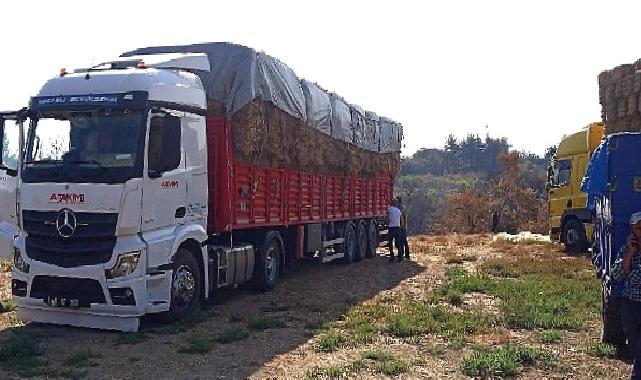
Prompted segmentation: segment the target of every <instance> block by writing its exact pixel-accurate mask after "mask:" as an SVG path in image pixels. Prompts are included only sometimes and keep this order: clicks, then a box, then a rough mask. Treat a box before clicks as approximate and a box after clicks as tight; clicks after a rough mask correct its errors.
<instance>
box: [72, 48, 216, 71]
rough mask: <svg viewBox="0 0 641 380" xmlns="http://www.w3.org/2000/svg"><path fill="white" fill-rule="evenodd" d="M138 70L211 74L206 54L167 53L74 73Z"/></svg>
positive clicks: (103, 64)
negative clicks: (167, 70)
mask: <svg viewBox="0 0 641 380" xmlns="http://www.w3.org/2000/svg"><path fill="white" fill-rule="evenodd" d="M131 67H137V68H142V69H144V68H155V69H174V70H184V71H189V72H194V71H196V70H199V71H206V72H209V71H210V70H211V66H210V65H209V58H207V54H204V53H165V54H149V55H136V56H132V57H123V58H117V59H114V60H111V61H106V62H102V63H100V64H99V65H96V66H93V67H91V68H88V69H76V70H74V73H88V72H91V71H100V70H114V69H126V68H131Z"/></svg>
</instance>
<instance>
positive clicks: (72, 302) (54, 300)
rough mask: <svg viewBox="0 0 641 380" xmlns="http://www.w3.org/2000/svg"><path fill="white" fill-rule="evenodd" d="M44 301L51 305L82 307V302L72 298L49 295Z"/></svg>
mask: <svg viewBox="0 0 641 380" xmlns="http://www.w3.org/2000/svg"><path fill="white" fill-rule="evenodd" d="M44 303H45V304H46V305H47V306H49V307H69V308H73V309H77V308H78V307H80V302H78V300H77V299H72V298H62V297H47V298H46V299H45V300H44Z"/></svg>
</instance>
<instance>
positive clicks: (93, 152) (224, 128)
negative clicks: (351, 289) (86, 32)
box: [12, 43, 402, 331]
mask: <svg viewBox="0 0 641 380" xmlns="http://www.w3.org/2000/svg"><path fill="white" fill-rule="evenodd" d="M25 112H26V115H27V120H28V125H29V128H28V132H27V137H26V140H25V145H24V155H23V156H22V157H21V160H20V163H19V164H20V168H21V170H20V172H19V176H18V177H19V178H18V182H19V189H20V191H19V192H18V194H19V195H18V197H19V199H18V202H17V204H18V212H19V213H20V216H21V217H20V234H19V235H18V237H17V238H16V239H15V242H14V245H15V248H14V270H13V281H12V292H13V298H14V300H15V302H16V305H17V315H18V317H19V318H21V319H23V320H29V321H38V322H46V323H57V324H66V325H73V326H85V327H96V328H104V329H115V330H122V331H136V330H137V329H138V328H139V323H140V317H142V316H143V315H145V314H150V313H160V314H162V315H163V316H164V317H165V318H166V319H168V320H179V319H181V318H183V317H185V316H186V315H187V314H190V313H192V312H194V311H195V310H196V309H197V308H199V307H200V305H202V303H203V302H205V301H206V300H208V299H211V298H213V297H214V294H215V292H216V290H217V289H219V288H222V287H227V286H235V285H239V284H242V283H247V282H251V283H253V284H254V286H255V287H256V288H258V289H260V290H262V291H269V290H271V289H273V288H274V287H275V286H276V284H277V281H278V278H279V276H280V275H281V274H283V273H286V272H288V271H290V270H292V268H293V267H294V265H295V262H296V261H297V260H302V259H307V260H317V261H319V262H329V261H333V260H341V261H342V262H344V263H346V264H349V263H352V262H354V261H359V260H362V259H365V258H368V257H372V256H373V255H375V254H376V248H377V247H378V245H379V244H380V241H381V236H384V234H385V232H386V228H385V216H386V212H387V207H388V204H389V201H390V199H391V198H392V191H393V181H394V177H395V175H396V173H397V171H398V164H399V162H400V160H399V158H400V157H399V153H400V146H401V140H402V128H401V126H400V124H398V123H396V122H394V121H392V120H390V119H387V118H383V117H378V116H377V115H376V114H374V113H372V112H368V111H364V110H362V109H361V108H360V107H358V106H355V105H351V104H349V103H347V102H345V101H344V100H343V99H342V98H340V97H338V96H337V95H336V94H333V93H329V92H327V91H325V90H323V89H322V88H320V87H319V86H318V85H315V84H312V83H310V82H306V81H304V80H300V79H299V78H298V77H297V76H296V75H295V74H294V73H293V71H291V69H289V68H288V67H287V66H286V65H284V64H283V63H282V62H280V61H278V60H276V59H274V58H272V57H269V56H267V55H266V54H264V53H258V52H256V51H254V50H252V49H249V48H246V47H242V46H239V45H231V44H226V43H213V44H200V45H189V46H180V47H157V48H146V49H141V50H139V51H135V52H129V53H125V54H123V56H122V57H120V58H118V59H115V60H112V61H108V62H104V63H102V64H100V65H97V66H95V67H92V68H89V69H79V70H75V71H74V72H67V71H66V70H62V71H61V73H60V75H59V76H58V77H56V78H53V79H52V80H50V81H48V82H47V83H45V85H44V86H43V88H42V89H41V90H40V93H39V94H38V95H37V96H35V97H33V98H32V99H31V102H30V107H29V109H28V110H27V111H25Z"/></svg>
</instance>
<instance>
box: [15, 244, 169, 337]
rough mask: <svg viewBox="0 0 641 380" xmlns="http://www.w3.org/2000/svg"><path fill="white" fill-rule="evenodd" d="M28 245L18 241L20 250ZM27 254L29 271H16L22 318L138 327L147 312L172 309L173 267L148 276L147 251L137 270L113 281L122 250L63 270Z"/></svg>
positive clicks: (128, 247)
mask: <svg viewBox="0 0 641 380" xmlns="http://www.w3.org/2000/svg"><path fill="white" fill-rule="evenodd" d="M23 243H24V240H23V239H20V238H19V239H17V240H16V246H17V247H18V248H23V247H24V245H23ZM124 245H125V246H124V247H121V249H119V251H123V253H124V252H126V251H129V250H132V248H131V244H124ZM21 246H22V247H21ZM23 249H24V248H23ZM22 252H23V253H22V257H23V259H24V260H25V261H26V262H28V263H29V264H30V269H29V273H28V274H27V273H24V272H21V271H19V270H17V269H15V268H14V270H13V285H14V286H13V288H14V289H13V300H14V301H15V303H16V306H17V316H18V318H20V319H21V320H25V321H34V322H43V323H54V324H63V325H71V326H78V327H90V328H100V329H111V330H120V331H137V329H138V326H139V319H140V317H141V316H142V315H144V314H146V313H158V312H163V311H167V310H169V301H170V300H169V294H168V293H169V292H168V291H167V290H165V289H169V288H170V283H171V271H164V272H162V271H161V272H158V273H154V274H147V273H146V260H144V259H142V258H144V256H145V252H144V251H143V254H142V255H141V256H142V257H141V260H140V262H139V266H138V268H137V269H136V271H135V272H134V273H132V274H131V275H128V276H125V277H121V278H117V279H109V280H108V279H107V278H106V276H105V269H109V268H111V267H113V265H115V261H116V258H117V256H118V254H119V253H115V254H114V255H113V259H112V260H111V261H110V262H109V263H106V264H100V265H87V266H81V267H76V268H62V267H58V266H56V265H51V264H47V263H42V262H39V261H35V260H30V259H29V258H27V257H26V255H25V254H24V250H22ZM25 287H26V291H25V290H24V289H25Z"/></svg>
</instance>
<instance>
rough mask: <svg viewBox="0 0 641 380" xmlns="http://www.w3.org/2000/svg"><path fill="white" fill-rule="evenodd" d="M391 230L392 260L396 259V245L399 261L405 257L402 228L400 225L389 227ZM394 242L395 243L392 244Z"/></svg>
mask: <svg viewBox="0 0 641 380" xmlns="http://www.w3.org/2000/svg"><path fill="white" fill-rule="evenodd" d="M387 231H388V232H389V236H388V239H389V243H388V244H389V251H390V255H391V257H390V260H394V246H396V249H398V261H401V259H403V248H404V246H403V240H402V236H401V228H400V227H389V228H388V229H387ZM392 242H393V244H392Z"/></svg>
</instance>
